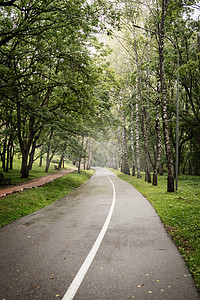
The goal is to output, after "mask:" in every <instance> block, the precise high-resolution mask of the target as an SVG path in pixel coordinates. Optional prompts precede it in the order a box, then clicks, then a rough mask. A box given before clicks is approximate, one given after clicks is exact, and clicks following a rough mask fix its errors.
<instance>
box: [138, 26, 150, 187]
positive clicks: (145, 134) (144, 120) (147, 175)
mask: <svg viewBox="0 0 200 300" xmlns="http://www.w3.org/2000/svg"><path fill="white" fill-rule="evenodd" d="M134 50H135V56H136V66H137V78H136V80H137V94H138V96H137V99H139V101H140V105H141V109H142V114H141V125H142V133H143V137H144V152H145V180H146V181H148V182H149V183H150V182H151V174H150V168H149V157H148V156H149V146H148V120H147V119H148V118H146V117H148V115H147V114H148V111H147V110H146V111H145V108H144V101H143V95H142V82H141V72H140V66H139V58H138V49H137V44H136V36H135V28H134ZM147 80H148V79H147ZM147 97H148V96H147ZM138 104H139V103H138ZM145 114H146V116H145ZM136 118H137V116H136ZM138 119H139V117H138ZM138 122H139V120H138ZM145 123H146V124H145ZM145 125H146V126H145ZM136 126H138V125H136ZM138 150H139V148H138V149H137V151H138ZM137 178H140V162H138V174H137Z"/></svg>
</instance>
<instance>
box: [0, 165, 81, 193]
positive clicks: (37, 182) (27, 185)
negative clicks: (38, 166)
mask: <svg viewBox="0 0 200 300" xmlns="http://www.w3.org/2000/svg"><path fill="white" fill-rule="evenodd" d="M74 171H75V170H74V169H68V170H61V171H58V172H56V173H52V174H48V175H46V176H42V177H39V178H36V179H31V180H29V181H27V182H23V183H20V184H18V185H11V186H7V187H3V188H0V198H2V197H5V196H7V195H10V194H12V193H15V192H18V191H23V190H27V189H31V188H33V187H38V186H43V185H45V184H46V183H49V182H51V181H53V180H55V179H57V178H59V177H62V176H64V175H65V174H68V173H72V172H74Z"/></svg>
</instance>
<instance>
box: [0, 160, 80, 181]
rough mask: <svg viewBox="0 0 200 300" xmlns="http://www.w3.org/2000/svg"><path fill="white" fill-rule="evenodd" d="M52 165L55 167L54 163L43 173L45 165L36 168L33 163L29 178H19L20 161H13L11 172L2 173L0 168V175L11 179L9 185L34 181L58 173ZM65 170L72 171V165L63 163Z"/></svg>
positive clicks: (36, 163) (35, 164)
mask: <svg viewBox="0 0 200 300" xmlns="http://www.w3.org/2000/svg"><path fill="white" fill-rule="evenodd" d="M54 165H56V164H55V163H51V164H50V167H49V170H48V172H47V173H46V172H45V165H43V166H42V167H39V166H38V162H35V163H34V164H33V167H32V170H31V171H30V172H29V177H28V178H21V173H20V169H21V159H17V158H15V159H14V163H13V170H9V172H3V169H2V168H1V167H0V173H3V174H4V177H5V178H8V177H9V178H11V184H18V183H20V182H26V181H28V180H30V179H35V178H38V177H41V176H46V175H47V174H50V173H55V172H58V171H57V170H55V169H54ZM65 168H66V169H71V168H72V169H74V168H75V167H74V166H72V164H67V163H66V162H65Z"/></svg>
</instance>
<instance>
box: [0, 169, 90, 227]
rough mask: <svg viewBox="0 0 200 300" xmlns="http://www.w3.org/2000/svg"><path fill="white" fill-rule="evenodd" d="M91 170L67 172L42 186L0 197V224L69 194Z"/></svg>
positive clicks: (87, 177) (88, 176) (87, 176)
mask: <svg viewBox="0 0 200 300" xmlns="http://www.w3.org/2000/svg"><path fill="white" fill-rule="evenodd" d="M93 173H94V171H93V170H90V171H85V170H81V173H80V174H78V173H77V171H75V172H74V173H69V174H67V175H64V176H63V177H61V178H59V179H56V180H54V181H52V182H51V183H49V184H46V185H44V186H43V187H38V188H34V189H29V190H26V191H24V192H18V193H17V194H13V195H10V196H7V197H5V198H1V199H0V226H3V225H5V224H8V223H10V222H12V221H14V220H17V219H19V218H21V217H23V216H26V215H28V214H31V213H33V212H35V211H36V210H39V209H41V208H43V207H45V206H47V205H49V204H51V203H53V202H55V201H57V200H59V199H60V198H62V197H64V196H65V195H67V194H69V193H70V192H71V191H72V190H73V189H75V188H77V187H79V186H80V185H81V184H83V183H84V182H85V181H87V180H88V179H89V178H90V177H91V176H92V174H93Z"/></svg>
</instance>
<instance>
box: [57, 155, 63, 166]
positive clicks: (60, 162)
mask: <svg viewBox="0 0 200 300" xmlns="http://www.w3.org/2000/svg"><path fill="white" fill-rule="evenodd" d="M63 161H64V154H61V156H60V160H59V163H58V169H61V168H62V164H63ZM63 168H64V167H63Z"/></svg>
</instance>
